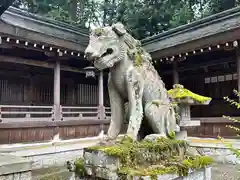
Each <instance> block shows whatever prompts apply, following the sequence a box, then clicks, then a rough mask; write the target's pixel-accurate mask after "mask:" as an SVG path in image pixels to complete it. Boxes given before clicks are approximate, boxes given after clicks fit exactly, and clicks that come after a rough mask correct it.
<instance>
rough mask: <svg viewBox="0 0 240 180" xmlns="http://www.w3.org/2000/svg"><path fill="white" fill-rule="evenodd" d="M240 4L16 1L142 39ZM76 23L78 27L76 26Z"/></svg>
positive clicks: (224, 0) (212, 0)
mask: <svg viewBox="0 0 240 180" xmlns="http://www.w3.org/2000/svg"><path fill="white" fill-rule="evenodd" d="M238 4H239V0H181V1H179V0H165V1H162V0H101V1H97V0H16V1H15V2H14V6H15V7H21V8H24V9H27V10H28V11H30V12H32V13H37V14H41V15H44V16H46V15H47V16H48V17H51V18H53V19H56V20H59V21H63V22H66V23H71V24H74V25H78V26H86V27H90V26H91V25H94V26H99V25H111V24H112V23H115V22H117V21H120V22H122V23H123V24H125V25H126V27H127V28H128V30H129V31H130V32H131V33H132V34H133V35H134V36H135V37H136V38H138V39H142V38H145V37H147V36H151V35H154V34H157V33H160V32H163V31H166V30H168V29H171V28H174V27H177V26H180V25H183V24H186V23H189V22H192V21H194V20H196V19H199V18H202V17H205V16H208V15H211V14H215V13H218V12H221V11H223V10H226V9H230V8H233V7H235V6H237V5H238ZM73 22H74V23H73Z"/></svg>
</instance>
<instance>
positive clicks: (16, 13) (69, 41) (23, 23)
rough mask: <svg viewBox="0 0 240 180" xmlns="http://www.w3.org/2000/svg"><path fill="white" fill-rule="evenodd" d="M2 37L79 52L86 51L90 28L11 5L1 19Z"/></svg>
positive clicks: (0, 34)
mask: <svg viewBox="0 0 240 180" xmlns="http://www.w3.org/2000/svg"><path fill="white" fill-rule="evenodd" d="M0 37H3V38H5V39H6V38H10V39H14V40H16V41H17V40H18V41H21V42H22V41H24V42H28V43H29V42H30V43H32V44H36V45H38V46H39V47H47V48H52V47H54V48H55V49H56V50H58V51H61V52H67V53H71V54H72V53H75V54H78V53H82V52H84V50H85V48H86V46H87V44H88V37H89V32H88V29H83V28H77V27H74V26H71V25H69V24H66V23H62V22H58V21H55V20H50V19H47V18H44V17H41V16H38V15H34V14H31V13H28V12H26V11H22V10H20V9H17V8H14V7H9V9H8V10H6V11H5V12H4V13H3V14H2V16H1V19H0Z"/></svg>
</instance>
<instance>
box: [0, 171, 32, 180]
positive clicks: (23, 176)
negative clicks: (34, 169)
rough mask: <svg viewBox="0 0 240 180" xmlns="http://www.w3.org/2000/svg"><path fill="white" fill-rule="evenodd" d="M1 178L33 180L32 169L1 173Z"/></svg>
mask: <svg viewBox="0 0 240 180" xmlns="http://www.w3.org/2000/svg"><path fill="white" fill-rule="evenodd" d="M0 180H32V173H31V171H27V172H20V173H14V174H6V175H1V176H0Z"/></svg>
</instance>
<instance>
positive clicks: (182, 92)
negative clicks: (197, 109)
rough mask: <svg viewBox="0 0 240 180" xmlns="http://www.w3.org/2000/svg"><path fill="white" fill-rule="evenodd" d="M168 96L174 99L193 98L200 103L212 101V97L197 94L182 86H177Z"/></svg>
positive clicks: (169, 91)
mask: <svg viewBox="0 0 240 180" xmlns="http://www.w3.org/2000/svg"><path fill="white" fill-rule="evenodd" d="M168 94H169V96H170V97H171V98H173V99H184V98H192V99H193V100H194V101H196V102H198V103H206V102H209V101H211V100H212V98H210V97H205V96H201V95H198V94H195V93H193V92H191V91H190V90H188V89H186V88H184V87H183V86H182V85H180V84H175V85H174V88H173V89H170V90H168Z"/></svg>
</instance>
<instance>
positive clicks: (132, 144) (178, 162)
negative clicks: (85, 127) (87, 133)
mask: <svg viewBox="0 0 240 180" xmlns="http://www.w3.org/2000/svg"><path fill="white" fill-rule="evenodd" d="M187 148H188V144H187V142H186V141H182V140H174V139H169V138H158V139H156V140H155V141H154V142H153V141H151V140H146V139H145V140H142V141H133V140H132V139H131V138H129V137H124V138H123V139H121V140H119V141H118V142H116V143H115V144H114V145H111V146H94V147H90V148H88V150H90V151H102V152H104V153H106V154H107V155H109V156H115V157H118V158H119V159H120V162H121V167H119V169H118V174H119V175H120V176H151V177H153V178H152V179H154V177H156V176H157V175H161V174H169V173H170V174H174V173H177V174H179V175H181V176H183V175H184V176H186V175H188V172H189V170H190V169H193V170H194V169H201V168H203V167H205V166H208V165H210V164H211V163H212V159H211V158H210V157H207V156H191V155H189V154H188V153H187Z"/></svg>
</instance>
